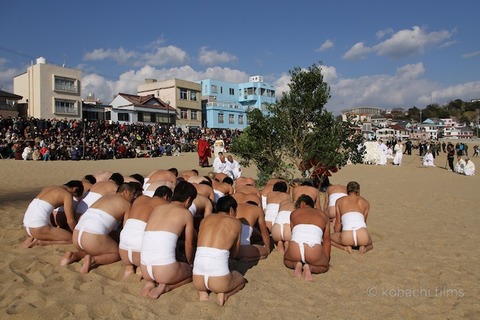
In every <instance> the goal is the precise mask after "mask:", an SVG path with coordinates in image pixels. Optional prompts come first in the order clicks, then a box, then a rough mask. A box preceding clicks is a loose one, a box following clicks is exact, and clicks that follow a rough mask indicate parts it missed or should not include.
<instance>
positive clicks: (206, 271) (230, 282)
mask: <svg viewBox="0 0 480 320" xmlns="http://www.w3.org/2000/svg"><path fill="white" fill-rule="evenodd" d="M236 210H237V202H236V201H235V199H234V198H233V197H232V196H229V195H227V196H224V197H221V198H220V199H218V202H217V213H214V214H211V215H209V216H207V217H205V218H204V219H203V220H202V222H201V224H200V231H199V234H198V247H197V252H196V254H195V262H194V266H193V286H194V287H195V289H197V290H198V294H199V299H200V301H205V300H208V293H209V291H213V292H215V293H217V302H218V304H220V305H221V306H223V305H224V303H225V301H226V300H227V299H228V297H230V296H231V295H233V294H235V293H236V292H238V291H240V290H241V289H242V288H243V287H244V286H245V279H244V278H243V276H242V275H241V274H240V273H239V272H238V271H235V270H234V271H232V272H230V269H229V268H228V259H229V257H230V256H231V257H232V258H235V257H236V255H237V252H238V250H239V248H240V235H241V234H242V223H241V222H240V220H238V219H237V218H236V217H235V216H236Z"/></svg>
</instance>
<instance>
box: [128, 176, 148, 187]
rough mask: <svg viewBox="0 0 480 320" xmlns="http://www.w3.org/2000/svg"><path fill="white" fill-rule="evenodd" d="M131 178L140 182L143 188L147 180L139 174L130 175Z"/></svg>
mask: <svg viewBox="0 0 480 320" xmlns="http://www.w3.org/2000/svg"><path fill="white" fill-rule="evenodd" d="M130 178H133V179H135V180H137V181H138V182H140V184H141V185H142V186H143V184H144V183H145V178H143V176H142V175H141V174H139V173H134V174H131V175H130Z"/></svg>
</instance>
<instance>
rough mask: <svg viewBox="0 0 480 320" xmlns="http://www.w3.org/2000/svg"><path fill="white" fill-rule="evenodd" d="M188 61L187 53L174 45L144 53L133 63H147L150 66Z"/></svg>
mask: <svg viewBox="0 0 480 320" xmlns="http://www.w3.org/2000/svg"><path fill="white" fill-rule="evenodd" d="M187 61H188V55H187V53H186V52H185V51H184V50H182V49H180V48H178V47H175V46H167V47H161V48H157V51H156V52H154V53H145V54H143V55H141V57H140V58H139V60H138V62H137V63H136V64H135V65H137V66H138V65H144V64H149V65H152V66H165V65H176V64H182V63H185V62H187Z"/></svg>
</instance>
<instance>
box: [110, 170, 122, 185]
mask: <svg viewBox="0 0 480 320" xmlns="http://www.w3.org/2000/svg"><path fill="white" fill-rule="evenodd" d="M109 180H112V181H113V182H115V184H116V185H117V186H119V185H121V184H122V183H123V182H124V181H125V179H124V178H123V176H122V174H121V173H118V172H115V173H112V175H111V176H110V178H109Z"/></svg>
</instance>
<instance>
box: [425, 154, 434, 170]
mask: <svg viewBox="0 0 480 320" xmlns="http://www.w3.org/2000/svg"><path fill="white" fill-rule="evenodd" d="M433 160H434V158H433V154H432V151H430V150H427V153H426V154H425V155H424V156H423V165H424V166H425V167H435V164H434V163H433Z"/></svg>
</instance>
